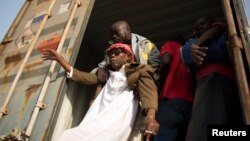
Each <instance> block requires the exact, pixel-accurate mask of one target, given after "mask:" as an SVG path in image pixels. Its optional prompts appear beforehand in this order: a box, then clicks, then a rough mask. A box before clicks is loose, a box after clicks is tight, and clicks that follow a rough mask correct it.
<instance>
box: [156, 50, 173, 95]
mask: <svg viewBox="0 0 250 141" xmlns="http://www.w3.org/2000/svg"><path fill="white" fill-rule="evenodd" d="M170 59H171V56H170V54H169V53H167V52H166V53H163V54H162V55H161V64H160V78H159V79H160V80H159V81H160V84H159V90H160V91H161V89H162V88H163V86H164V84H165V80H166V77H167V75H168V72H169V62H170Z"/></svg>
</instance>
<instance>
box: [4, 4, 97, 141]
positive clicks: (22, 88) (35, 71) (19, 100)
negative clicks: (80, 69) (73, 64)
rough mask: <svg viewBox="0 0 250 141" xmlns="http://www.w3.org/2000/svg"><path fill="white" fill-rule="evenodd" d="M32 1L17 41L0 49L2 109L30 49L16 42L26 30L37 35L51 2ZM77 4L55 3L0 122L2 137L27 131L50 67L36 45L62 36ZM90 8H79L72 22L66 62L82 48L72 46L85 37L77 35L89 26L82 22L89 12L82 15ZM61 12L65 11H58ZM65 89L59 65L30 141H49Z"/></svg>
mask: <svg viewBox="0 0 250 141" xmlns="http://www.w3.org/2000/svg"><path fill="white" fill-rule="evenodd" d="M82 1H83V0H82ZM84 1H85V3H86V0H84ZM30 2H31V4H30V5H29V7H28V9H27V10H26V11H25V13H24V16H23V17H22V18H21V20H20V21H19V23H18V26H17V27H16V28H15V30H14V32H13V34H12V36H11V38H12V39H14V40H13V41H12V42H10V43H8V44H4V45H1V46H0V106H1V105H2V104H3V103H4V100H5V98H6V97H7V93H8V90H9V89H10V87H11V84H12V81H13V79H14V77H15V75H16V73H17V71H18V69H19V67H20V64H21V62H22V61H23V59H24V56H25V54H26V52H27V50H28V48H29V44H27V45H25V44H24V45H23V46H22V47H18V46H17V44H16V42H15V40H16V39H20V38H18V37H21V36H22V35H23V33H24V32H25V30H26V29H27V28H30V29H31V30H32V32H33V34H36V31H37V28H38V27H39V24H40V19H41V18H42V16H43V13H45V12H46V10H47V8H48V7H49V4H50V1H40V2H39V4H38V3H37V1H30ZM74 2H75V1H74V0H72V1H69V0H57V1H56V4H55V6H54V8H53V9H52V16H51V17H50V18H49V20H48V21H47V23H46V25H45V27H44V29H43V31H42V34H41V36H40V37H39V39H38V42H37V43H36V46H35V48H34V49H33V51H32V53H31V57H30V58H29V60H28V63H27V64H26V66H25V69H24V72H23V73H22V75H21V78H20V80H19V81H18V84H17V86H16V88H15V91H14V94H13V96H12V97H11V100H10V102H9V104H8V106H7V107H8V109H9V113H8V115H5V116H3V118H1V119H0V136H2V135H8V134H10V133H11V132H12V129H17V130H18V131H19V132H21V131H25V129H26V127H27V124H28V122H29V120H30V116H31V113H32V110H33V108H34V106H35V105H36V103H37V99H38V95H39V93H40V91H41V86H42V84H43V81H44V79H45V75H46V73H47V72H48V68H49V65H50V64H51V61H46V62H43V61H42V59H41V56H40V53H39V51H38V49H37V46H38V44H39V43H40V42H41V41H43V40H44V39H49V38H51V37H52V36H53V35H54V34H55V33H58V34H62V32H63V30H64V28H65V25H66V23H67V20H68V17H69V15H70V12H71V8H72V6H73V5H74ZM64 3H69V4H68V9H67V8H66V10H65V7H64V9H63V8H62V4H64ZM91 6H92V5H90V7H91ZM88 8H89V7H88V5H86V4H85V5H83V6H81V7H79V8H78V9H77V13H76V16H75V17H74V20H73V23H72V24H71V27H70V31H69V33H68V36H67V38H66V40H65V42H64V45H63V48H62V51H61V53H62V55H63V56H64V57H65V59H66V60H67V61H70V60H71V59H72V58H75V57H74V56H73V53H75V50H77V48H79V46H76V45H75V46H72V45H74V44H76V39H78V38H82V36H83V35H81V37H79V36H78V35H79V33H80V32H83V33H84V30H83V31H82V27H83V26H85V27H86V24H85V25H83V23H87V21H88V15H89V14H90V13H89V12H90V11H87V13H86V14H82V13H83V12H85V11H86V9H88ZM60 9H63V10H61V11H59V10H60ZM86 15H87V16H86ZM77 44H79V43H77ZM64 87H65V72H64V71H63V69H62V68H61V67H60V66H59V65H57V66H56V69H55V72H54V73H53V75H52V79H51V82H50V84H49V88H48V91H47V94H46V96H45V99H44V101H43V102H44V103H45V104H46V108H45V109H44V110H42V111H40V112H39V117H38V120H37V122H36V123H35V126H34V128H33V132H32V135H31V137H30V140H31V141H33V140H34V141H39V140H41V141H42V140H48V138H47V132H48V129H50V128H51V127H50V126H51V124H52V123H51V122H52V120H54V119H53V118H54V116H53V114H54V112H55V111H56V107H57V104H58V103H59V102H60V101H59V98H60V97H61V96H62V95H64V94H63V89H64Z"/></svg>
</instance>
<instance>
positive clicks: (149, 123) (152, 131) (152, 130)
mask: <svg viewBox="0 0 250 141" xmlns="http://www.w3.org/2000/svg"><path fill="white" fill-rule="evenodd" d="M155 112H156V111H155V109H152V108H149V110H148V112H147V116H146V118H145V121H144V122H145V128H146V130H145V134H146V135H145V139H146V141H150V137H151V136H152V135H156V134H157V132H158V131H159V127H160V125H159V123H158V122H157V121H156V120H155V118H154V117H155Z"/></svg>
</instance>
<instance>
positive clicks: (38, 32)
mask: <svg viewBox="0 0 250 141" xmlns="http://www.w3.org/2000/svg"><path fill="white" fill-rule="evenodd" d="M54 4H55V0H53V1H52V3H51V5H50V7H49V9H48V12H47V14H46V15H45V16H44V18H43V20H42V22H41V24H40V26H39V28H38V30H37V33H36V35H35V37H34V39H33V41H32V43H31V45H30V47H29V49H28V51H27V54H26V55H25V58H24V60H23V62H22V64H21V66H20V68H19V70H18V72H17V74H16V76H15V79H14V81H13V83H12V85H11V88H10V90H9V92H8V95H7V97H6V99H5V101H4V104H3V106H2V108H3V109H7V108H6V107H7V105H8V103H9V101H10V98H11V97H12V95H13V92H14V89H15V87H16V85H17V82H18V81H19V79H20V76H21V74H22V72H23V70H24V67H25V65H26V64H27V61H28V59H29V57H30V55H31V52H32V50H33V48H34V46H35V44H36V42H37V40H38V38H39V36H40V34H41V32H42V29H43V27H44V25H45V23H46V22H47V20H48V18H49V15H50V13H51V10H52V8H53V6H54ZM3 115H4V113H3V112H0V118H2V117H3Z"/></svg>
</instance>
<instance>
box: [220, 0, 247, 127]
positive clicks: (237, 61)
mask: <svg viewBox="0 0 250 141" xmlns="http://www.w3.org/2000/svg"><path fill="white" fill-rule="evenodd" d="M223 3H224V9H225V14H226V18H227V23H228V27H229V36H230V39H231V41H232V45H233V58H234V59H233V61H234V67H235V71H236V77H237V82H238V88H239V91H240V99H241V104H242V111H243V114H244V120H245V123H246V124H250V94H249V85H248V82H247V76H246V72H245V68H244V64H243V59H242V54H241V48H242V43H241V40H240V39H239V37H238V36H237V32H236V27H235V24H234V18H233V14H232V9H231V6H230V0H223Z"/></svg>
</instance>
